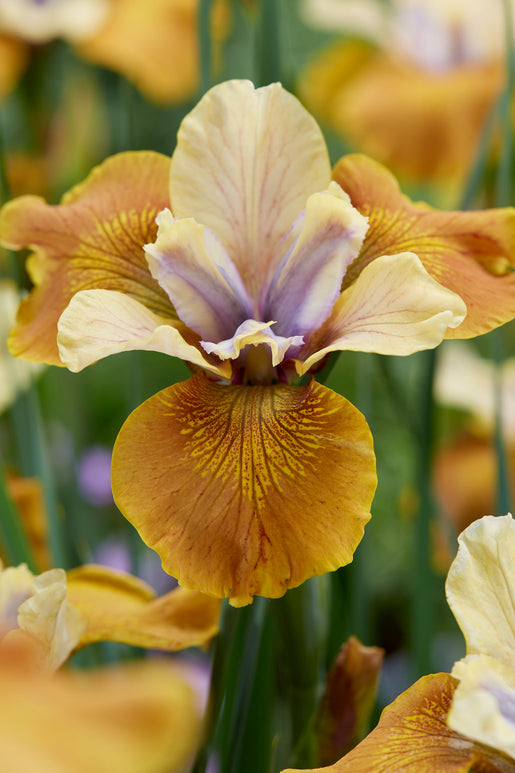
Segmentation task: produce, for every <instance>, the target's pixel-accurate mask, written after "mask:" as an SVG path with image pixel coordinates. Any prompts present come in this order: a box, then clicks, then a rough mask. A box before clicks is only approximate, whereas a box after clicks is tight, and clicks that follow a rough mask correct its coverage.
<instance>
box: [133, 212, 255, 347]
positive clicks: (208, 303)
mask: <svg viewBox="0 0 515 773" xmlns="http://www.w3.org/2000/svg"><path fill="white" fill-rule="evenodd" d="M156 223H157V225H158V226H159V230H158V232H157V239H156V241H155V242H154V243H153V244H146V245H145V248H144V249H145V253H146V256H147V262H148V265H149V268H150V271H151V273H152V276H153V277H154V279H157V281H158V282H159V284H160V286H161V287H162V288H163V290H165V292H166V293H167V295H168V297H169V298H170V300H171V302H172V304H173V305H174V308H175V310H176V311H177V314H178V315H179V317H180V319H181V320H182V321H183V322H184V323H185V324H186V325H188V327H190V328H191V329H192V330H194V331H195V332H196V333H198V334H199V335H200V336H202V338H205V339H207V340H209V341H220V340H221V339H222V338H227V337H228V336H229V335H231V334H232V332H233V331H234V330H235V328H236V327H237V326H238V325H239V323H240V322H241V321H242V320H243V319H246V318H247V317H249V316H252V302H251V300H250V297H249V295H248V293H247V291H246V289H245V287H244V285H243V282H242V281H241V278H240V276H239V274H238V271H237V270H236V268H235V266H234V264H233V263H232V261H231V259H230V258H229V256H228V255H227V253H226V251H225V250H224V248H223V247H222V245H221V244H220V242H219V240H218V239H217V238H216V236H215V235H214V234H213V233H212V232H211V231H210V230H209V229H208V228H206V227H205V226H203V225H201V224H200V223H197V222H196V221H195V220H193V218H190V217H188V218H184V219H182V220H177V219H175V218H174V217H173V215H172V213H171V212H170V210H169V209H165V210H163V211H162V212H160V213H159V215H158V216H157V218H156Z"/></svg>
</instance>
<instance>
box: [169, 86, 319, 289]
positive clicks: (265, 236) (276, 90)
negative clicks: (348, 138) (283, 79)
mask: <svg viewBox="0 0 515 773" xmlns="http://www.w3.org/2000/svg"><path fill="white" fill-rule="evenodd" d="M330 178H331V170H330V166H329V159H328V155H327V149H326V145H325V141H324V138H323V136H322V133H321V131H320V129H319V127H318V126H317V124H316V121H315V120H314V119H313V118H312V117H311V116H310V115H309V113H308V112H307V111H306V110H305V109H304V108H303V107H302V105H301V104H300V102H299V101H298V100H297V99H296V98H295V97H294V96H292V95H291V94H289V93H288V92H287V91H285V90H284V89H283V88H282V87H281V86H280V85H279V84H278V83H275V84H272V85H271V86H266V87H264V88H260V89H254V86H253V85H252V83H250V81H236V80H235V81H228V82H226V83H223V84H221V85H219V86H215V87H214V88H213V89H211V90H210V91H208V92H207V94H205V95H204V97H203V98H202V99H201V100H200V102H199V103H198V105H197V106H196V107H195V108H194V109H193V110H192V111H191V113H189V115H187V116H186V118H185V119H184V121H183V122H182V125H181V128H180V129H179V134H178V138H177V148H176V150H175V152H174V154H173V156H172V166H171V173H170V200H171V203H172V212H173V214H174V215H175V216H176V217H194V218H195V220H197V221H198V222H200V223H204V225H207V226H208V227H209V228H211V229H212V231H214V233H215V234H216V235H217V236H218V237H219V238H220V240H221V242H222V244H223V246H224V247H225V249H226V250H227V252H228V254H229V257H230V258H231V260H232V261H233V262H234V263H235V265H236V267H237V269H238V271H239V273H240V275H241V277H242V279H243V281H244V282H245V284H246V286H247V287H248V289H249V291H250V292H251V294H252V295H253V296H254V297H255V298H257V297H258V295H259V289H260V285H261V283H262V280H263V278H264V277H265V276H266V274H267V272H268V269H269V266H270V265H271V264H272V265H273V263H274V257H275V259H276V260H277V262H278V261H279V260H280V258H282V255H280V256H279V253H278V249H277V248H278V244H279V242H280V240H281V239H282V238H283V237H284V236H285V234H286V233H287V231H288V229H289V228H290V226H291V224H292V223H293V221H294V220H295V218H296V217H297V215H298V214H299V213H300V212H301V210H302V209H303V208H304V206H305V204H306V201H307V199H308V197H309V196H310V195H311V194H312V193H316V192H317V191H320V190H325V189H326V188H327V186H328V184H329V182H330ZM274 268H275V266H274Z"/></svg>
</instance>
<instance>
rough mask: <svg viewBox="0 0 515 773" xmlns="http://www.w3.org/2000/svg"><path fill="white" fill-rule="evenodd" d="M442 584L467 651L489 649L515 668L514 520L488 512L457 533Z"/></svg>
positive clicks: (490, 653)
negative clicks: (452, 558) (451, 558)
mask: <svg viewBox="0 0 515 773" xmlns="http://www.w3.org/2000/svg"><path fill="white" fill-rule="evenodd" d="M458 542H459V548H458V553H457V556H456V558H455V559H454V561H453V563H452V565H451V568H450V569H449V574H448V575H447V582H446V585H445V590H446V594H447V601H448V603H449V606H450V608H451V610H452V612H453V614H454V617H455V618H456V620H457V621H458V625H459V626H460V628H461V630H462V632H463V635H464V637H465V641H466V644H467V654H469V655H476V654H477V655H480V654H484V655H490V656H491V657H492V658H495V659H497V660H500V661H501V662H502V663H504V664H505V665H507V666H510V667H511V668H512V669H514V670H515V571H514V567H515V523H514V521H513V518H512V517H511V515H505V516H502V517H495V516H493V515H487V516H485V517H484V518H480V519H479V520H477V521H474V522H473V523H472V524H471V525H470V526H468V527H467V528H466V529H465V531H464V532H462V533H461V534H460V536H459V538H458Z"/></svg>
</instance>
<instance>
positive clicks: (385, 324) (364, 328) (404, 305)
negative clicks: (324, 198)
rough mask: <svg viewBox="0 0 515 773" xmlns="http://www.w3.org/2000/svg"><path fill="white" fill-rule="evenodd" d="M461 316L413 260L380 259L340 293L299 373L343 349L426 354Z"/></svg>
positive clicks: (462, 310) (456, 302)
mask: <svg viewBox="0 0 515 773" xmlns="http://www.w3.org/2000/svg"><path fill="white" fill-rule="evenodd" d="M465 314H466V307H465V304H464V303H463V301H462V300H461V298H460V297H459V296H458V295H456V294H455V293H453V292H451V291H450V290H447V289H446V288H445V287H443V286H442V285H440V284H438V282H436V281H435V280H434V279H433V278H432V277H431V276H430V275H429V274H428V273H427V271H426V270H425V268H424V266H423V265H422V263H421V262H420V260H419V259H418V258H417V256H416V255H414V254H413V253H410V252H405V253H400V254H399V255H384V256H383V257H380V258H377V259H376V260H374V261H373V262H372V263H369V265H368V266H366V268H364V269H363V271H362V272H361V274H360V275H359V277H358V279H357V280H356V282H355V283H354V284H353V285H351V286H350V287H349V288H348V289H346V290H344V291H343V292H342V294H341V295H340V297H339V298H338V300H337V301H336V304H335V306H334V309H333V313H332V314H331V317H330V318H329V319H328V320H327V323H326V324H325V325H323V326H322V328H321V330H320V331H319V333H318V334H315V336H314V338H313V341H312V342H311V343H309V344H308V346H309V348H308V349H307V352H308V355H309V356H308V357H307V358H306V360H305V361H304V362H303V363H298V365H297V369H298V371H299V373H300V374H302V373H306V372H307V371H308V370H309V369H310V368H311V367H313V365H314V364H315V363H316V362H318V361H319V360H320V359H321V358H322V357H324V356H325V355H326V354H328V353H329V352H332V351H338V350H341V349H351V350H354V351H362V352H377V353H378V354H396V355H408V354H413V352H417V351H420V350H421V349H430V348H432V347H434V346H437V345H438V344H439V343H440V342H441V340H442V338H443V336H444V335H445V332H446V330H447V328H448V327H456V326H457V325H459V324H460V322H462V320H463V319H464V317H465ZM313 348H316V351H315V352H314V353H313V354H309V353H310V352H311V351H312V350H313Z"/></svg>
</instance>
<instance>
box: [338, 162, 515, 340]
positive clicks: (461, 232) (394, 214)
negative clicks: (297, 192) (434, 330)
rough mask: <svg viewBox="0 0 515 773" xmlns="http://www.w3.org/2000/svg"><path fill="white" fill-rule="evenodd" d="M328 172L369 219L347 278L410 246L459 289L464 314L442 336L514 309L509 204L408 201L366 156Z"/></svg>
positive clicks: (483, 326) (486, 324) (505, 316)
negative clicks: (446, 205)
mask: <svg viewBox="0 0 515 773" xmlns="http://www.w3.org/2000/svg"><path fill="white" fill-rule="evenodd" d="M333 177H334V179H335V180H336V181H337V182H338V183H339V184H340V185H341V187H342V188H343V190H344V191H346V192H347V193H348V194H349V196H350V198H351V201H352V203H353V205H354V206H355V207H356V208H357V209H358V210H359V211H360V212H361V213H362V214H363V215H366V216H368V218H369V229H368V231H367V235H366V237H365V242H364V244H363V248H362V250H361V253H360V255H359V258H358V259H357V260H356V261H355V263H354V265H353V266H351V269H350V271H349V272H348V274H347V276H346V278H345V284H346V285H347V284H350V283H351V282H352V281H354V279H355V278H356V276H357V275H358V274H359V273H360V272H361V271H362V270H363V268H364V267H365V266H366V265H367V264H368V263H370V262H371V261H373V260H375V259H376V258H377V257H379V256H380V255H392V254H394V253H398V252H414V253H415V254H416V255H418V257H419V258H420V260H421V261H422V263H423V264H424V266H425V268H426V269H427V270H428V271H429V273H430V274H431V276H433V277H434V279H436V281H437V282H440V284H442V285H444V287H448V288H449V289H450V290H452V291H453V292H455V293H457V294H458V295H460V296H461V297H462V298H463V300H464V301H465V303H466V305H467V316H466V318H465V320H464V322H462V323H461V325H460V326H459V327H458V328H456V329H455V330H448V331H447V335H446V337H447V338H471V337H473V336H476V335H481V334H482V333H486V332H488V331H489V330H492V329H493V328H495V327H497V326H499V325H502V324H504V323H505V322H508V321H509V320H511V319H513V317H514V315H515V272H514V271H513V268H514V267H515V209H513V208H512V207H507V208H504V209H486V210H482V211H477V212H440V211H438V210H433V209H431V208H429V207H428V206H426V205H423V204H413V203H412V202H411V201H410V200H409V199H408V198H407V197H406V196H403V195H402V193H401V192H400V189H399V186H398V184H397V182H396V180H395V178H394V177H393V176H392V175H391V174H390V172H388V170H387V169H385V168H384V167H382V166H381V165H380V164H378V163H377V162H375V161H373V160H372V159H369V158H366V156H360V155H350V156H345V157H344V158H342V159H341V161H340V162H339V163H338V164H337V165H336V167H335V168H334V170H333Z"/></svg>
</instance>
